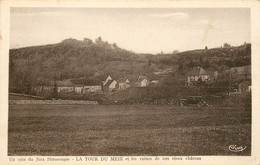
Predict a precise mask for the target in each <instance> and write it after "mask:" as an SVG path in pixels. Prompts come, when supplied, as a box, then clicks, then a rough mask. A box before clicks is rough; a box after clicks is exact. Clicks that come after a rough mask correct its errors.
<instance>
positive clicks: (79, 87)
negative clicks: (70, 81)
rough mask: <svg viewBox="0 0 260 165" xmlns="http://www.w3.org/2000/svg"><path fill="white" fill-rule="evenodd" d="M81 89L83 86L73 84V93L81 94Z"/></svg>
mask: <svg viewBox="0 0 260 165" xmlns="http://www.w3.org/2000/svg"><path fill="white" fill-rule="evenodd" d="M83 88H84V85H82V84H75V85H74V91H75V93H77V94H82V93H83Z"/></svg>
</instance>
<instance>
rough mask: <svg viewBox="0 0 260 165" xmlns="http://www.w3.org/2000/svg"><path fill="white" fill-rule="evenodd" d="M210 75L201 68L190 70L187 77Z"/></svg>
mask: <svg viewBox="0 0 260 165" xmlns="http://www.w3.org/2000/svg"><path fill="white" fill-rule="evenodd" d="M207 74H208V73H207V72H206V71H205V70H204V69H203V68H201V67H195V68H193V69H192V70H190V71H189V72H188V73H187V74H186V76H199V75H207Z"/></svg>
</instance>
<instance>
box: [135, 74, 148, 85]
mask: <svg viewBox="0 0 260 165" xmlns="http://www.w3.org/2000/svg"><path fill="white" fill-rule="evenodd" d="M138 85H139V87H146V86H147V85H149V80H148V78H147V77H146V76H139V77H138Z"/></svg>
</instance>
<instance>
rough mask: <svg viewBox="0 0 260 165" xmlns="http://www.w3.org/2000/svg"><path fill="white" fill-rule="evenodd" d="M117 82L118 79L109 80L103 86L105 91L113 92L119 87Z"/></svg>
mask: <svg viewBox="0 0 260 165" xmlns="http://www.w3.org/2000/svg"><path fill="white" fill-rule="evenodd" d="M117 84H118V83H117V82H116V80H108V81H107V83H106V84H105V85H104V86H103V91H104V92H112V91H114V90H116V89H117Z"/></svg>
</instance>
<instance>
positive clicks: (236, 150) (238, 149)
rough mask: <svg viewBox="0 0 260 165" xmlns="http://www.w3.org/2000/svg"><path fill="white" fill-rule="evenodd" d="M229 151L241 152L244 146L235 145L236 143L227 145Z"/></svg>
mask: <svg viewBox="0 0 260 165" xmlns="http://www.w3.org/2000/svg"><path fill="white" fill-rule="evenodd" d="M228 149H229V151H232V152H241V151H244V150H245V149H246V146H236V145H230V146H229V147H228Z"/></svg>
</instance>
